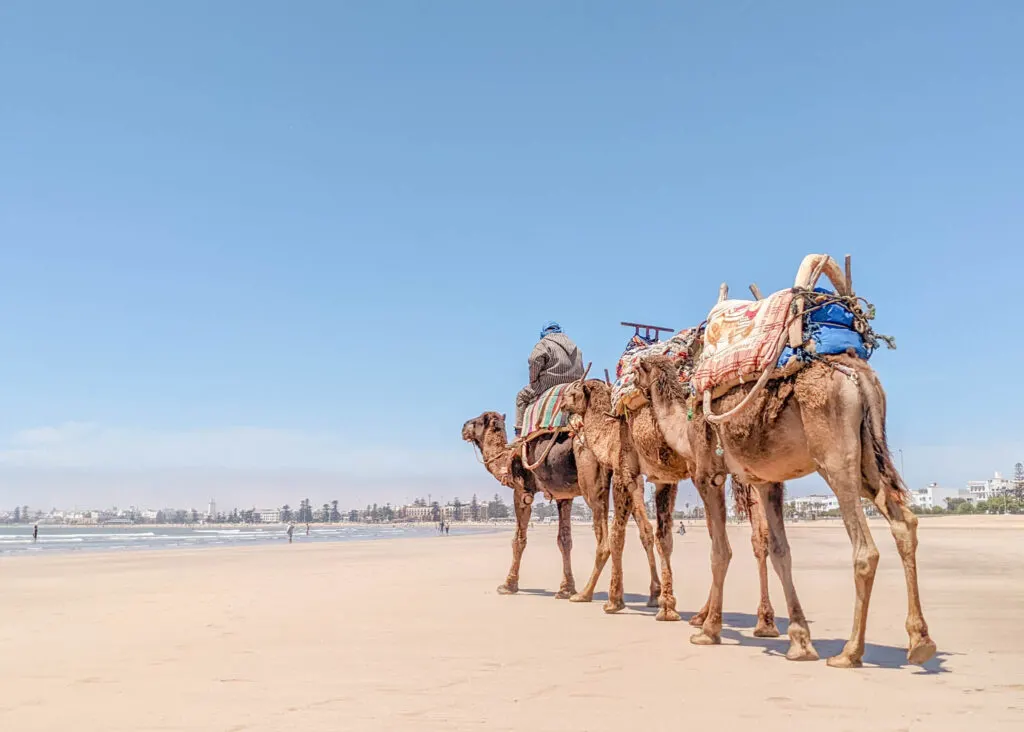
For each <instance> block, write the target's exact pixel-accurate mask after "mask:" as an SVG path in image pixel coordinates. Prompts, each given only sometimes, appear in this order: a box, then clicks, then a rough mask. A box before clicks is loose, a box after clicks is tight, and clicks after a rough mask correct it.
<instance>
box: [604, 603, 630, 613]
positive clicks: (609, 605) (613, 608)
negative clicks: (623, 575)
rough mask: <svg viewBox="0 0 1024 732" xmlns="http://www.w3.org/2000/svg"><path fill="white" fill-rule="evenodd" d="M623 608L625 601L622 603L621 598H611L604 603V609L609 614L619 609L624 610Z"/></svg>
mask: <svg viewBox="0 0 1024 732" xmlns="http://www.w3.org/2000/svg"><path fill="white" fill-rule="evenodd" d="M625 608H626V603H624V602H623V601H622V600H618V601H617V602H612V601H611V600H609V601H608V602H606V603H605V604H604V611H605V612H606V613H608V614H609V615H613V614H615V613H617V612H619V611H620V610H624V609H625Z"/></svg>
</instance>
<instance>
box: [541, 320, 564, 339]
mask: <svg viewBox="0 0 1024 732" xmlns="http://www.w3.org/2000/svg"><path fill="white" fill-rule="evenodd" d="M561 332H562V326H560V325H559V324H558V323H556V322H555V321H553V320H549V321H548V322H546V323H545V324H544V327H543V328H541V329H540V337H541V338H543V337H544V336H546V335H551V334H552V333H561Z"/></svg>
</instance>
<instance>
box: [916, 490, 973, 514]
mask: <svg viewBox="0 0 1024 732" xmlns="http://www.w3.org/2000/svg"><path fill="white" fill-rule="evenodd" d="M966 497H967V494H966V492H965V491H963V490H958V489H957V488H943V487H942V486H940V485H939V484H938V483H929V484H928V485H927V486H926V487H924V488H920V489H918V490H915V491H911V492H910V498H911V500H912V501H913V503H912V505H913V506H916V507H917V508H923V509H927V510H931V509H933V508H935V507H936V506H937V507H939V508H946V506H947V503H946V502H947V501H948V500H949V499H950V498H966Z"/></svg>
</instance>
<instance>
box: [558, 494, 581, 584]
mask: <svg viewBox="0 0 1024 732" xmlns="http://www.w3.org/2000/svg"><path fill="white" fill-rule="evenodd" d="M557 505H558V548H559V550H561V552H562V585H561V587H559V588H558V592H557V593H556V594H555V599H558V600H567V599H568V598H570V597H572V596H573V595H574V594H576V580H575V579H573V576H572V523H571V521H572V499H571V498H562V499H559V500H558V501H557Z"/></svg>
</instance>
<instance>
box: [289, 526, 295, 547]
mask: <svg viewBox="0 0 1024 732" xmlns="http://www.w3.org/2000/svg"><path fill="white" fill-rule="evenodd" d="M294 533H295V524H294V523H290V524H288V543H289V544H291V543H292V534H294Z"/></svg>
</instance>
